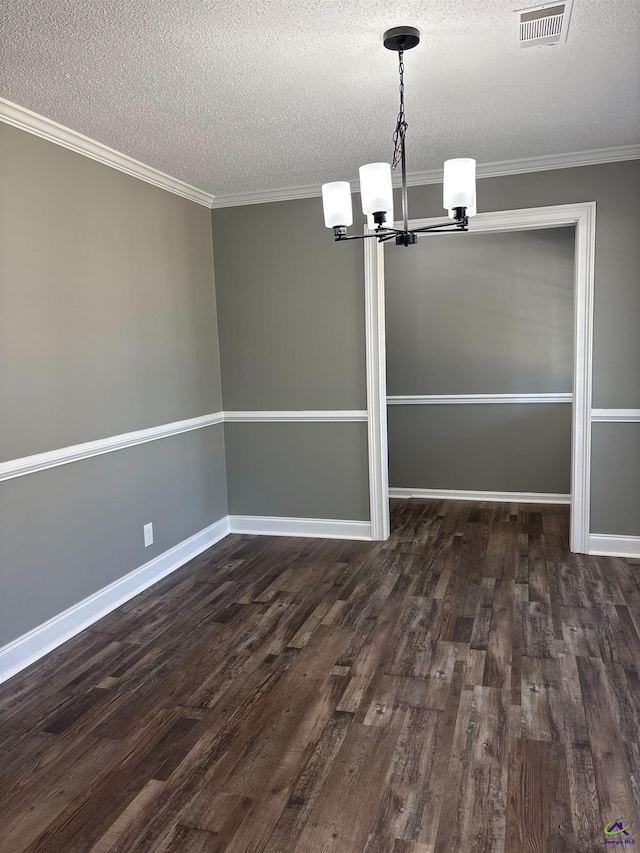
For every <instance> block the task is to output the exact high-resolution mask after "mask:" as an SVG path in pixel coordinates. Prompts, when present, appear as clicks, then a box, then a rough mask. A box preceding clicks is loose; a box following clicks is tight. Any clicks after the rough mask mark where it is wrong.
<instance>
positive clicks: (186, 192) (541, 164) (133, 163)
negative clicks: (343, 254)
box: [0, 98, 640, 209]
mask: <svg viewBox="0 0 640 853" xmlns="http://www.w3.org/2000/svg"><path fill="white" fill-rule="evenodd" d="M0 121H2V122H5V124H11V125H13V126H14V127H18V128H20V130H25V131H27V133H33V134H34V135H35V136H40V137H41V138H42V139H46V140H48V141H49V142H54V143H55V144H56V145H61V146H62V147H63V148H68V149H70V150H71V151H75V152H76V153H77V154H82V155H83V156H85V157H90V158H91V159H92V160H97V161H98V162H99V163H103V164H104V165H106V166H111V167H112V168H113V169H118V171H120V172H125V173H126V174H127V175H132V176H133V177H134V178H139V179H140V180H141V181H146V182H147V183H148V184H153V185H154V186H156V187H160V188H161V189H163V190H167V191H168V192H171V193H174V194H175V195H180V196H182V197H183V198H187V199H189V201H195V202H196V204H201V205H203V206H204V207H209V208H212V209H216V208H219V207H239V206H241V205H245V204H267V203H269V202H275V201H294V200H295V199H300V198H316V197H318V196H320V195H321V194H322V191H321V186H320V184H309V185H307V186H301V187H280V188H278V189H272V190H258V191H255V192H242V193H232V194H230V195H219V196H214V195H212V194H211V193H208V192H205V191H204V190H201V189H198V187H194V186H191V184H187V183H185V182H184V181H181V180H179V179H178V178H174V177H172V176H171V175H167V174H165V173H164V172H161V171H160V170H159V169H154V168H153V167H152V166H147V165H145V164H144V163H141V162H140V161H139V160H134V159H133V157H129V156H128V155H127V154H122V153H121V152H120V151H116V150H115V149H114V148H109V146H108V145H103V144H102V143H101V142H97V141H96V140H95V139H90V138H89V137H88V136H84V135H83V134H81V133H78V132H77V131H75V130H71V128H68V127H65V126H64V125H62V124H58V122H55V121H52V120H51V119H48V118H45V116H41V115H38V113H34V112H32V111H31V110H28V109H26V107H21V106H20V105H19V104H14V103H12V102H11V101H7V100H5V99H4V98H0ZM637 159H640V145H621V146H618V147H617V148H598V149H595V150H593V151H575V152H571V153H569V154H551V155H548V156H544V157H525V158H522V159H520V160H502V161H498V162H495V163H480V164H478V167H477V170H476V174H477V177H478V178H498V177H501V176H504V175H518V174H523V173H526V172H544V171H548V170H550V169H569V168H573V167H575V166H594V165H597V164H598V163H615V162H618V161H621V160H637ZM440 181H442V169H432V170H430V171H425V172H410V173H409V174H408V175H407V186H410V187H416V186H422V185H424V184H437V183H440ZM393 183H394V186H396V187H398V186H400V179H399V178H395V177H394V181H393ZM351 185H352V187H353V192H359V191H360V184H359V182H358V181H352V184H351Z"/></svg>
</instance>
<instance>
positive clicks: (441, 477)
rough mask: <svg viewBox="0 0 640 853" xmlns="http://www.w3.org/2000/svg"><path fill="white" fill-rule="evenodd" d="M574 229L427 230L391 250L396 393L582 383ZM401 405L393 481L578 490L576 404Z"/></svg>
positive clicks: (532, 389)
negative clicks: (576, 351)
mask: <svg viewBox="0 0 640 853" xmlns="http://www.w3.org/2000/svg"><path fill="white" fill-rule="evenodd" d="M574 244H575V233H574V229H573V228H554V229H548V230H544V231H518V232H510V233H504V234H476V235H474V234H473V233H470V234H466V235H464V236H462V235H461V236H460V237H457V238H442V239H438V238H435V237H434V238H426V239H424V238H423V242H421V243H419V244H418V245H417V246H415V247H412V250H411V251H410V252H409V251H407V252H391V251H390V252H387V253H386V257H385V288H386V319H387V392H388V394H389V395H404V394H410V395H424V394H427V395H428V394H527V393H549V392H568V393H571V389H572V359H573V267H574V263H573V260H574ZM475 408H476V407H474V406H460V405H448V406H445V407H444V409H445V411H443V407H442V406H440V405H438V406H419V407H418V406H415V405H411V406H400V407H398V406H389V411H388V417H389V484H390V486H392V487H396V488H397V487H400V488H416V489H435V488H437V489H472V490H489V491H500V492H509V491H523V492H548V493H555V492H563V493H568V492H569V490H570V475H571V406H570V405H569V404H565V405H561V406H553V407H546V406H540V404H530V405H517V406H514V405H512V404H509V405H493V406H490V405H486V406H481V407H480V409H481V411H475Z"/></svg>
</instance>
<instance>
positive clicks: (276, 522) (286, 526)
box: [229, 515, 371, 540]
mask: <svg viewBox="0 0 640 853" xmlns="http://www.w3.org/2000/svg"><path fill="white" fill-rule="evenodd" d="M229 530H230V532H231V533H252V534H256V535H264V536H312V537H316V538H319V539H365V540H370V539H371V522H370V521H339V520H336V521H334V520H333V519H331V518H284V517H270V516H267V515H230V516H229Z"/></svg>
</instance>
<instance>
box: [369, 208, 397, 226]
mask: <svg viewBox="0 0 640 853" xmlns="http://www.w3.org/2000/svg"><path fill="white" fill-rule="evenodd" d="M377 227H378V226H377V225H376V223H375V222H374V221H373V213H367V228H368V229H369V230H370V231H375V230H376V228H377ZM382 227H383V228H393V209H391V210H385V212H384V219H383V220H382Z"/></svg>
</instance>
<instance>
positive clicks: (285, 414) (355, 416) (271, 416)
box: [224, 409, 367, 424]
mask: <svg viewBox="0 0 640 853" xmlns="http://www.w3.org/2000/svg"><path fill="white" fill-rule="evenodd" d="M366 420H367V412H366V410H361V409H336V410H316V411H312V410H300V411H282V412H258V411H256V412H224V422H225V423H226V424H227V423H230V424H240V423H242V424H245V423H265V422H266V423H328V422H329V421H332V422H337V423H351V422H354V421H366Z"/></svg>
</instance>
